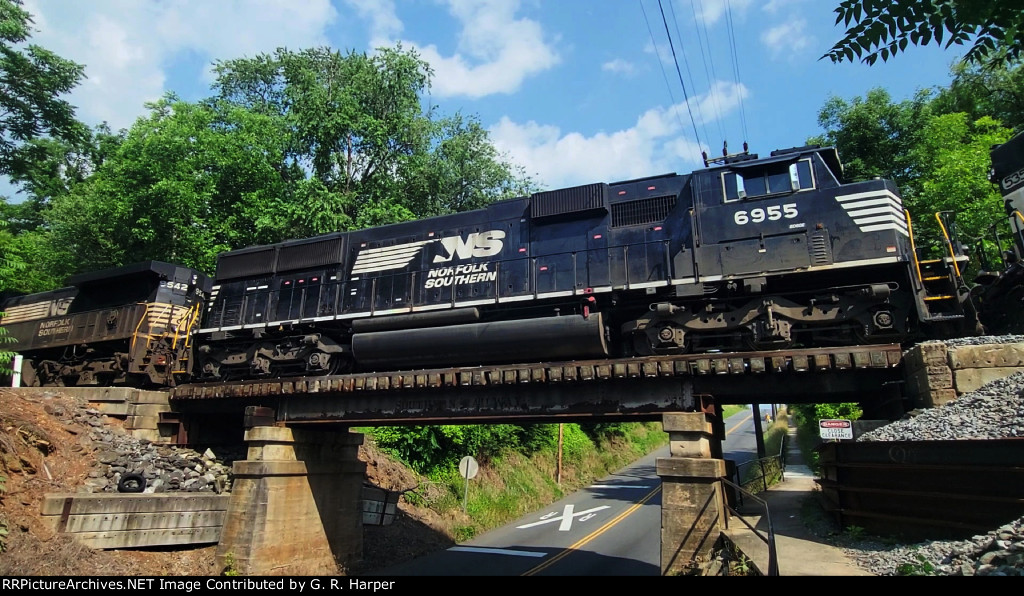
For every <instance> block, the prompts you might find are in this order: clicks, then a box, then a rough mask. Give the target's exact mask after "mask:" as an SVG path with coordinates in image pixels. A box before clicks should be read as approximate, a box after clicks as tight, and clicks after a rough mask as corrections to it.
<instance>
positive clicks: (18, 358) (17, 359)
mask: <svg viewBox="0 0 1024 596" xmlns="http://www.w3.org/2000/svg"><path fill="white" fill-rule="evenodd" d="M23 358H24V356H22V355H21V354H15V355H14V359H13V362H12V363H11V370H13V371H14V374H13V375H12V376H11V387H21V363H22V359H23Z"/></svg>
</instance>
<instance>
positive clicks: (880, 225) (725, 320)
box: [0, 146, 978, 385]
mask: <svg viewBox="0 0 1024 596" xmlns="http://www.w3.org/2000/svg"><path fill="white" fill-rule="evenodd" d="M840 174H841V166H840V162H839V157H838V155H837V153H836V151H835V150H834V149H832V148H821V147H816V146H808V147H797V148H792V149H786V150H780V151H775V152H772V154H771V155H770V156H768V157H764V158H760V157H758V156H757V155H752V154H747V153H743V154H739V155H733V156H725V157H722V158H719V159H718V160H715V161H714V162H713V163H712V164H710V167H707V168H705V169H701V170H698V171H695V172H693V173H691V174H684V175H677V174H666V175H662V176H653V177H650V178H642V179H637V180H629V181H624V182H617V183H613V184H605V183H597V184H588V185H584V186H578V187H573V188H566V189H561V190H554V191H549V192H540V193H536V194H533V195H531V196H529V197H521V198H516V199H510V200H506V201H501V202H497V203H494V204H492V205H490V206H488V207H487V208H484V209H479V210H475V211H467V212H463V213H457V214H453V215H446V216H440V217H434V218H430V219H424V220H419V221H411V222H406V223H399V224H393V225H389V226H382V227H378V228H371V229H365V230H358V231H352V232H340V233H334V234H327V235H323V236H317V237H314V238H307V239H302V240H293V241H288V242H282V243H279V244H273V245H265V246H254V247H250V248H245V249H241V250H235V251H230V252H226V253H222V254H221V255H220V256H219V258H218V263H217V272H216V279H215V281H214V282H213V283H212V286H211V285H210V280H208V279H207V277H206V276H204V275H203V274H202V273H200V272H198V271H193V270H190V269H186V268H182V267H176V266H174V265H168V264H165V263H156V262H149V263H144V264H141V265H135V266H129V267H125V268H122V269H116V270H112V271H106V272H97V273H93V274H85V275H82V276H78V277H77V278H73V279H72V280H71V286H72V287H70V288H65V289H62V290H56V291H54V292H48V293H44V294H35V295H32V296H23V297H20V298H16V299H14V300H13V301H11V300H9V301H7V302H5V303H4V305H3V307H2V308H3V309H5V310H6V313H7V315H6V317H5V318H4V319H3V320H2V321H0V324H2V325H4V326H5V327H7V328H8V330H9V331H10V332H11V335H13V336H14V337H16V338H18V340H19V344H17V345H15V346H14V347H13V349H15V350H17V351H19V352H21V353H23V354H24V355H25V357H26V361H27V363H28V364H27V365H26V367H27V368H26V369H25V372H24V378H23V382H24V383H25V384H43V385H47V384H107V383H128V384H133V383H134V384H137V383H139V382H146V383H152V384H163V385H172V384H174V383H178V382H182V381H184V380H186V379H191V380H198V381H215V380H232V379H251V378H259V377H271V376H284V375H320V374H332V373H341V372H347V371H373V370H401V369H415V368H421V367H431V366H472V365H477V364H485V363H499V362H538V361H552V360H574V359H580V358H591V359H592V358H605V357H630V356H642V355H657V354H673V353H683V352H696V351H736V350H773V349H783V348H789V347H812V346H827V345H852V344H863V343H896V342H903V341H907V340H910V339H917V338H920V337H923V336H927V335H929V334H930V335H931V336H954V335H963V334H970V333H974V332H975V331H977V330H978V325H977V320H976V316H975V314H974V310H973V306H972V302H971V300H970V296H969V292H968V290H967V288H966V287H965V284H964V283H963V279H962V276H961V273H960V272H961V270H962V267H963V265H964V264H965V262H966V260H967V257H966V256H964V255H963V254H962V252H961V251H960V250H959V244H958V243H956V242H947V243H946V245H947V247H948V254H947V255H946V256H944V257H942V258H938V259H930V260H923V259H919V258H918V255H917V251H916V250H915V247H914V241H913V233H912V222H911V220H910V217H909V215H908V214H907V213H906V212H905V211H904V209H903V205H902V200H901V198H900V195H899V192H898V191H897V189H896V188H895V186H894V185H893V184H892V182H889V181H886V180H871V181H865V182H858V183H852V184H842V183H840V178H841V176H840ZM940 223H942V221H941V220H940ZM944 229H945V228H944ZM207 291H209V295H208V296H207V295H206V293H207ZM204 299H205V312H204V313H203V314H202V317H201V323H200V324H197V319H198V318H199V308H200V306H199V305H200V304H201V303H202V302H203V301H204ZM192 344H194V346H193V345H192ZM193 361H194V362H193Z"/></svg>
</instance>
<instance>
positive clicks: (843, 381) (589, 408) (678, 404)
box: [170, 344, 903, 432]
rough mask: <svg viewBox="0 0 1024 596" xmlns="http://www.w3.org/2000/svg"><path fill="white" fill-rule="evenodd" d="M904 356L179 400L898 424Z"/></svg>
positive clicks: (283, 411) (423, 412)
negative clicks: (827, 410) (743, 412)
mask: <svg viewBox="0 0 1024 596" xmlns="http://www.w3.org/2000/svg"><path fill="white" fill-rule="evenodd" d="M901 358H902V350H901V348H900V346H899V345H896V344H892V345H878V346H856V347H844V348H827V349H804V350H786V351H774V352H743V353H727V354H724V353H723V354H719V353H709V354H688V355H677V356H651V357H644V358H623V359H615V360H593V361H573V362H560V363H537V364H503V365H488V366H475V367H458V368H443V369H431V370H417V371H393V372H367V373H358V374H347V375H336V376H326V377H291V378H278V379H271V380H262V381H240V382H234V383H196V384H190V385H183V386H179V387H176V388H174V389H173V390H172V391H171V393H170V402H171V404H172V405H173V410H174V411H175V412H177V413H180V414H181V415H183V416H186V417H187V416H189V415H193V420H192V423H193V425H196V424H202V421H203V419H207V420H209V418H208V415H214V414H218V413H229V414H232V413H233V414H235V415H239V414H240V413H241V412H242V410H243V409H244V408H245V407H253V406H258V407H263V408H270V409H271V410H273V411H274V414H273V416H274V422H276V423H281V424H288V425H297V424H303V423H329V422H335V423H343V424H348V425H357V424H358V425H365V424H373V425H391V424H430V423H445V424H452V423H473V424H482V423H501V422H554V421H562V422H569V421H593V419H595V418H600V419H602V421H623V420H637V421H639V420H660V419H661V416H662V414H665V413H673V412H687V411H706V412H708V413H711V412H712V411H713V410H712V409H711V408H712V407H713V406H714V405H716V404H717V405H727V404H752V403H761V402H763V403H773V402H774V403H782V402H785V403H821V402H862V403H864V405H865V407H866V408H867V409H868V410H869V411H872V412H878V413H879V416H878V417H882V415H883V414H885V413H890V414H895V416H897V417H898V416H899V415H902V413H903V409H902V408H903V404H902V403H901V401H900V400H901V397H900V396H901V392H900V385H901V383H902V381H903V376H902V371H901V369H900V364H901ZM199 414H202V415H203V416H196V415H199ZM217 426H218V427H219V429H218V432H223V427H222V426H220V424H219V423H218V424H217ZM183 430H184V429H183ZM196 430H197V431H198V432H201V430H199V429H196Z"/></svg>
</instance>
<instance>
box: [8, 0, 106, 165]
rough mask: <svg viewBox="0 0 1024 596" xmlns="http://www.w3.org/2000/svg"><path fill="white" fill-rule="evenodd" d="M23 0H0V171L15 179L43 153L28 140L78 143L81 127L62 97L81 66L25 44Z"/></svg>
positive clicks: (27, 22)
mask: <svg viewBox="0 0 1024 596" xmlns="http://www.w3.org/2000/svg"><path fill="white" fill-rule="evenodd" d="M22 4H23V3H22V1H21V0H0V175H7V176H11V177H13V178H15V179H18V178H19V177H21V176H24V175H25V173H26V171H27V170H28V169H29V168H30V167H31V164H32V163H33V162H35V161H37V160H38V159H39V158H40V157H41V155H44V154H45V149H44V148H43V147H40V146H39V145H37V144H34V143H32V141H34V140H37V139H44V138H48V137H49V138H54V139H60V140H63V141H67V142H70V143H78V142H80V141H81V139H82V138H83V136H84V135H85V134H86V132H87V131H86V128H85V126H84V125H83V124H82V123H80V122H79V121H78V120H76V119H75V110H74V108H73V107H72V106H71V104H69V103H68V102H67V101H66V100H63V99H60V97H61V96H62V95H65V94H67V93H68V92H70V91H71V90H72V89H74V88H75V87H76V86H77V85H78V83H79V82H80V81H81V79H82V78H83V76H84V68H83V67H82V66H81V65H79V64H75V63H74V62H71V61H70V60H65V59H64V58H61V57H60V56H57V55H56V54H54V53H53V52H51V51H49V50H47V49H45V48H41V47H39V46H37V45H35V44H27V45H26V42H27V41H28V39H29V37H31V31H32V24H33V20H32V17H31V15H30V14H29V13H28V12H26V11H25V10H24V9H23V8H22Z"/></svg>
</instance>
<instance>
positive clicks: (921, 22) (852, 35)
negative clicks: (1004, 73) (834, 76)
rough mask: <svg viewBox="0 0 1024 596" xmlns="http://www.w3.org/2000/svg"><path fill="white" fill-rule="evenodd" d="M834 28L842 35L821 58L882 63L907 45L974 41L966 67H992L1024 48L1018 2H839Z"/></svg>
mask: <svg viewBox="0 0 1024 596" xmlns="http://www.w3.org/2000/svg"><path fill="white" fill-rule="evenodd" d="M835 13H836V15H837V16H836V24H837V25H838V24H839V23H842V24H843V26H844V27H847V29H846V35H845V36H844V37H843V39H841V40H840V41H839V42H837V43H836V44H835V45H834V46H832V49H830V50H829V51H828V52H827V53H826V54H825V55H824V56H822V58H829V59H831V60H832V61H833V62H842V61H843V60H847V61H851V62H852V61H853V58H854V56H857V58H859V59H861V61H862V62H864V63H866V64H869V65H870V64H874V63H875V62H876V61H877V60H878V58H881V59H882V61H883V62H885V61H887V60H888V59H889V58H890V57H893V56H895V55H896V54H898V53H900V52H902V51H904V50H905V49H906V47H907V46H908V45H915V46H924V45H929V44H931V43H933V42H934V43H936V44H942V43H943V40H945V47H946V48H950V47H952V46H953V45H963V44H964V43H965V42H967V41H969V40H971V39H972V38H973V39H974V45H972V46H971V48H970V49H969V50H968V51H967V53H966V54H965V56H964V61H965V62H968V63H973V64H980V65H984V66H987V67H994V66H998V65H1000V64H1006V63H1012V62H1015V61H1017V60H1018V59H1019V58H1020V52H1021V47H1022V46H1024V1H1022V0H884V1H883V0H843V1H842V2H840V3H839V6H837V7H836V9H835Z"/></svg>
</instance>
